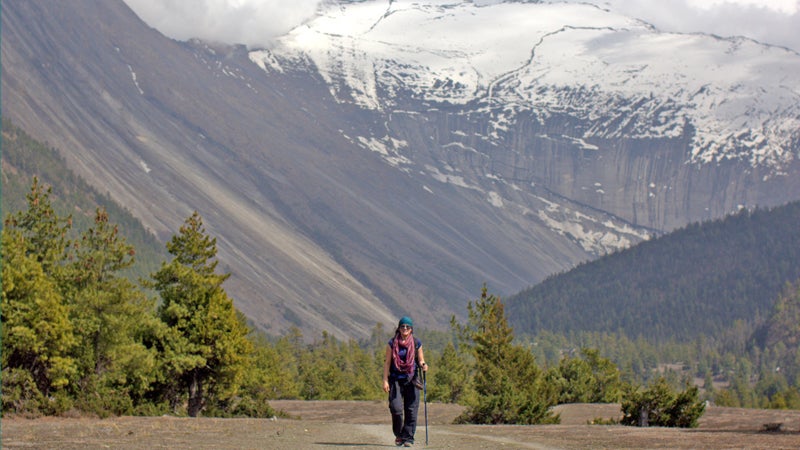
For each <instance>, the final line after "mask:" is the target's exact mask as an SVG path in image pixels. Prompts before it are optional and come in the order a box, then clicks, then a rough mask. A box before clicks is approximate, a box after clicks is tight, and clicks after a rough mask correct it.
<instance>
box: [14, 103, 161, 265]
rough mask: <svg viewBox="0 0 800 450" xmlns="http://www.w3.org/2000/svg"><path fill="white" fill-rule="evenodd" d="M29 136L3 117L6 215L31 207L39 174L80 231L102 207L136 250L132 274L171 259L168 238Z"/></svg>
mask: <svg viewBox="0 0 800 450" xmlns="http://www.w3.org/2000/svg"><path fill="white" fill-rule="evenodd" d="M53 147H58V143H49V144H48V145H45V144H43V143H41V142H38V141H36V140H34V139H33V138H31V137H30V136H28V134H27V133H25V131H23V130H22V129H20V128H19V127H17V126H15V125H14V124H12V123H11V122H10V121H9V120H8V119H6V118H3V147H2V164H3V170H2V213H3V219H5V216H7V215H8V214H9V213H13V212H16V211H21V210H23V209H25V208H26V205H25V203H26V200H25V196H26V195H27V194H29V193H30V189H31V183H32V181H33V177H37V178H38V179H39V181H40V182H41V183H43V184H44V185H47V186H50V187H52V194H51V198H50V201H51V202H52V204H53V209H54V210H55V211H56V212H57V213H58V214H60V215H65V216H66V215H70V216H71V217H72V222H73V230H74V231H75V233H76V235H77V233H79V232H81V231H83V230H85V229H87V228H88V227H90V226H92V224H93V223H94V216H95V209H97V208H99V207H102V208H105V210H106V211H107V212H108V214H109V215H110V216H111V217H113V220H114V222H115V223H117V224H118V225H119V228H120V230H121V231H122V232H123V234H124V235H125V236H126V237H127V240H128V242H129V243H130V244H131V245H133V246H134V248H135V249H136V257H135V261H136V262H135V264H134V265H133V267H131V268H130V269H129V270H128V271H127V272H126V273H127V274H128V275H129V276H130V277H132V278H138V277H140V276H146V275H149V274H150V273H151V272H153V271H155V269H157V268H158V265H159V264H160V263H161V261H163V260H165V259H166V255H167V252H166V250H165V248H164V243H163V242H158V241H157V239H156V238H155V236H153V235H152V234H150V233H148V232H147V230H145V228H144V226H142V223H141V222H140V221H139V220H138V219H136V218H135V217H133V215H131V213H130V212H129V211H128V210H127V209H126V208H124V207H123V206H120V205H119V204H118V203H116V202H114V201H113V200H112V199H111V198H109V197H108V195H107V194H106V193H100V192H97V190H95V189H94V188H92V187H91V186H89V185H88V184H87V183H86V182H85V181H84V180H83V179H82V178H80V177H78V176H76V175H75V174H74V173H73V172H72V171H71V170H69V168H67V165H66V163H65V161H64V159H63V158H62V157H61V156H60V155H59V154H58V152H57V151H56V150H55V149H54V148H53Z"/></svg>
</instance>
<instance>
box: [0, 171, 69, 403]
mask: <svg viewBox="0 0 800 450" xmlns="http://www.w3.org/2000/svg"><path fill="white" fill-rule="evenodd" d="M50 193H51V189H50V188H48V189H44V188H43V187H42V186H41V185H40V184H39V182H38V180H37V179H36V178H34V180H33V185H32V187H31V191H30V193H29V194H28V195H27V196H26V198H27V202H28V209H27V210H25V211H21V212H18V213H16V214H15V215H11V216H9V217H8V218H7V219H6V220H5V227H4V228H3V232H2V261H3V267H2V276H3V297H2V305H0V308H2V309H0V311H1V312H2V354H3V356H2V369H3V378H4V381H5V383H4V384H3V394H4V403H5V398H6V393H7V392H8V391H9V390H10V389H14V388H15V386H13V383H9V381H10V380H18V381H20V383H22V384H25V383H26V382H25V380H31V381H32V383H33V384H34V385H35V388H34V387H30V388H25V387H24V386H16V387H19V388H21V389H23V390H25V391H27V392H28V393H29V394H23V395H24V396H27V397H28V398H31V399H33V398H34V397H37V396H42V398H47V397H48V396H49V395H50V394H51V392H53V390H57V391H61V390H62V389H64V388H66V387H67V386H68V385H69V383H70V382H71V381H73V380H74V377H75V374H76V361H75V360H74V358H72V357H71V355H70V350H72V348H73V346H74V345H75V343H76V341H75V336H74V331H73V325H72V323H71V322H70V321H69V313H70V308H69V306H68V304H67V302H66V301H65V299H64V296H63V294H62V292H61V290H60V289H59V285H58V282H57V280H58V278H59V277H60V276H61V275H62V272H63V263H62V262H63V259H64V256H65V252H66V249H67V247H68V245H69V243H68V242H69V241H68V238H67V233H68V231H69V229H70V223H71V222H70V220H69V218H66V219H65V218H61V217H59V216H58V215H57V214H56V212H55V211H54V210H53V207H52V205H51V203H50ZM11 372H15V373H14V376H13V377H8V375H10V374H11ZM34 408H35V406H34Z"/></svg>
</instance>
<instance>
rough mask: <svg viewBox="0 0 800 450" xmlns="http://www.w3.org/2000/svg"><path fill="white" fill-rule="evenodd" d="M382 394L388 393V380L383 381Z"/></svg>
mask: <svg viewBox="0 0 800 450" xmlns="http://www.w3.org/2000/svg"><path fill="white" fill-rule="evenodd" d="M383 392H389V380H383Z"/></svg>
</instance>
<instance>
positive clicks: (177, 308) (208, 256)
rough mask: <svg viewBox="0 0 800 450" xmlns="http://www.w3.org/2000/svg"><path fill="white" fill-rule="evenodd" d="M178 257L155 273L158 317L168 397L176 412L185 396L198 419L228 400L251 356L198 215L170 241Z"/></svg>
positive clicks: (213, 242)
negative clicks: (209, 405)
mask: <svg viewBox="0 0 800 450" xmlns="http://www.w3.org/2000/svg"><path fill="white" fill-rule="evenodd" d="M167 250H168V251H169V253H170V254H171V255H173V256H174V258H173V259H172V261H170V262H169V263H164V264H162V266H161V269H160V270H159V271H158V272H156V273H155V274H153V280H154V284H153V287H154V288H155V290H156V291H157V292H158V293H159V294H160V296H161V301H162V303H161V305H160V307H159V310H158V314H159V317H160V318H161V320H162V321H163V322H164V323H165V324H166V325H167V327H168V329H167V332H166V334H165V336H164V338H163V346H164V352H165V361H166V362H167V372H168V376H167V378H166V380H165V381H166V385H165V388H166V391H167V392H166V394H167V396H168V397H169V399H170V402H171V405H172V407H173V408H177V407H178V405H179V403H180V401H181V399H182V398H183V393H185V394H186V396H187V398H188V408H187V412H188V414H189V416H192V417H195V416H197V415H198V414H199V413H200V411H201V410H202V409H203V408H204V407H205V406H206V404H207V403H208V401H210V400H213V401H216V402H225V401H227V400H229V399H230V398H231V397H233V396H234V395H235V393H236V391H237V389H238V388H239V385H240V383H241V381H242V376H243V371H244V369H245V367H246V364H247V362H248V357H249V355H251V354H252V344H251V343H250V341H249V340H248V339H247V334H248V330H247V326H246V325H245V324H244V322H243V320H242V319H241V317H240V316H238V315H237V313H236V310H235V308H234V305H233V301H232V300H231V299H230V297H228V295H227V293H226V292H225V291H224V290H223V288H222V283H223V282H224V281H225V280H226V279H227V278H228V276H229V275H228V274H216V273H215V269H216V266H217V261H216V260H215V258H216V255H217V240H216V239H215V238H212V237H210V236H209V235H208V234H206V230H205V227H204V226H203V221H202V218H201V217H200V214H199V213H197V212H196V211H195V212H194V213H193V214H192V216H191V217H189V218H188V219H186V221H185V222H184V224H183V225H182V226H181V227H180V230H179V232H178V234H177V235H175V236H173V237H172V239H171V240H170V242H168V243H167Z"/></svg>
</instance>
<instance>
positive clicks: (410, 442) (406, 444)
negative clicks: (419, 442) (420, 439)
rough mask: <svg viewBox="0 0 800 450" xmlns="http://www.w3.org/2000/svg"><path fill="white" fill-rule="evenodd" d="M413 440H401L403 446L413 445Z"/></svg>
mask: <svg viewBox="0 0 800 450" xmlns="http://www.w3.org/2000/svg"><path fill="white" fill-rule="evenodd" d="M413 446H414V441H405V442H403V447H413Z"/></svg>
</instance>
